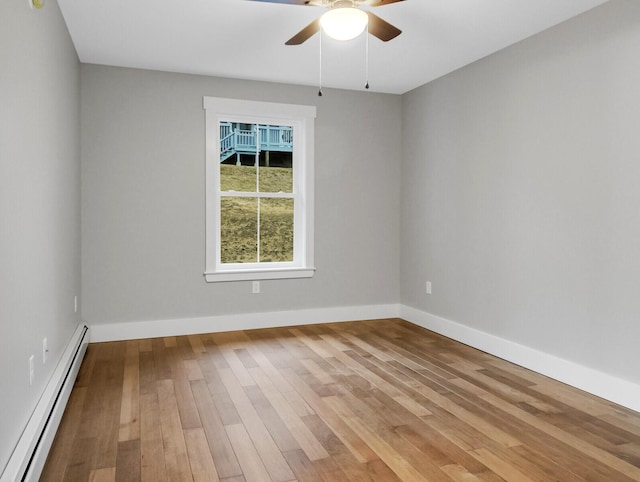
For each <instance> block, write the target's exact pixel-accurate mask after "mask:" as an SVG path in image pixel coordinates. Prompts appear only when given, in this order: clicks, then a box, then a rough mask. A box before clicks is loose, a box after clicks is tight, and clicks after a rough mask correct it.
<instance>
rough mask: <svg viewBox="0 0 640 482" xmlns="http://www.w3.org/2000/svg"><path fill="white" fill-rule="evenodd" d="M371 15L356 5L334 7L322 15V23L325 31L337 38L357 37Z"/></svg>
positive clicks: (348, 38)
mask: <svg viewBox="0 0 640 482" xmlns="http://www.w3.org/2000/svg"><path fill="white" fill-rule="evenodd" d="M368 22H369V16H368V15H367V14H366V12H363V11H362V10H360V9H358V8H354V7H339V8H333V9H331V10H329V11H328V12H327V13H325V14H324V15H323V16H322V17H320V25H321V26H322V30H324V31H325V33H326V34H327V35H328V36H329V37H331V38H333V39H336V40H351V39H354V38H356V37H357V36H358V35H360V34H361V33H362V32H364V29H365V28H366V26H367V23H368Z"/></svg>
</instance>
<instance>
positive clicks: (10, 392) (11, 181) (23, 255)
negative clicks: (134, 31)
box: [0, 0, 80, 473]
mask: <svg viewBox="0 0 640 482" xmlns="http://www.w3.org/2000/svg"><path fill="white" fill-rule="evenodd" d="M79 89H80V87H79V63H78V59H77V56H76V53H75V50H74V48H73V45H72V44H71V41H70V39H69V35H68V33H67V30H66V27H65V25H64V22H63V20H62V16H61V15H60V11H59V10H58V5H57V2H55V1H48V2H47V5H46V7H45V8H44V9H42V10H40V11H32V10H30V9H29V6H28V5H27V2H26V1H24V0H3V1H1V2H0V183H1V187H0V394H1V396H0V473H1V472H2V471H3V470H4V467H5V466H6V463H7V461H8V459H9V456H10V455H11V452H12V451H13V449H14V447H15V445H16V443H17V442H18V439H19V437H20V434H21V433H22V430H23V429H24V427H25V425H26V423H27V421H28V419H29V416H30V414H31V412H32V411H33V409H34V407H35V405H36V403H37V401H38V398H39V397H40V395H41V393H42V391H43V389H44V387H45V385H46V383H47V381H48V379H49V378H50V376H51V373H52V372H53V369H54V367H55V365H56V363H57V362H58V360H59V359H60V356H61V354H62V350H63V349H64V348H65V346H66V344H67V343H68V341H69V340H70V338H71V335H72V333H73V331H74V329H75V328H76V326H77V325H78V322H79V316H78V315H77V314H75V313H74V310H73V297H74V296H75V295H77V294H80V226H79V222H80V160H79V159H80V157H79V152H80V140H79V136H80V127H79V117H80V112H79V93H80V90H79ZM44 337H47V338H48V341H49V350H50V353H49V355H50V356H49V360H48V362H47V363H46V365H43V363H42V339H43V338H44ZM31 354H33V355H35V382H34V384H33V385H32V386H29V371H28V358H29V356H30V355H31Z"/></svg>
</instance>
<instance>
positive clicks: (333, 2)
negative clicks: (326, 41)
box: [252, 0, 404, 45]
mask: <svg viewBox="0 0 640 482" xmlns="http://www.w3.org/2000/svg"><path fill="white" fill-rule="evenodd" d="M252 1H254V2H267V3H283V4H287V5H302V6H314V7H325V8H327V9H328V10H327V12H326V13H325V14H324V15H322V16H321V17H319V18H317V19H315V20H314V21H313V22H311V23H310V24H309V25H307V26H306V27H305V28H303V29H302V30H300V31H299V32H298V33H297V34H295V35H294V36H293V37H291V38H290V39H289V40H287V41H286V42H285V45H300V44H302V43H303V42H305V41H307V40H308V39H309V38H311V37H312V36H313V35H315V34H316V33H318V32H319V31H320V29H323V30H324V31H325V32H326V33H327V34H328V35H329V36H330V37H333V38H335V39H337V40H351V39H353V38H355V37H357V36H358V35H360V34H361V33H362V32H363V31H364V29H365V28H367V29H368V31H369V33H370V34H371V35H373V36H374V37H377V38H379V39H380V40H382V41H383V42H388V41H389V40H391V39H394V38H396V37H397V36H398V35H400V34H401V33H402V31H401V30H400V29H398V28H397V27H394V26H393V25H391V24H390V23H389V22H387V21H385V20H383V19H381V18H380V17H378V16H377V15H374V14H373V13H371V12H369V11H364V10H361V9H360V8H358V7H360V6H361V5H367V6H369V7H381V6H383V5H389V4H391V3H396V2H403V1H404V0H252Z"/></svg>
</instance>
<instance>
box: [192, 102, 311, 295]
mask: <svg viewBox="0 0 640 482" xmlns="http://www.w3.org/2000/svg"><path fill="white" fill-rule="evenodd" d="M203 107H204V110H205V135H206V142H205V144H206V169H205V178H206V209H205V216H206V220H205V231H206V249H205V252H206V261H205V272H204V276H205V279H206V281H207V282H219V281H243V280H264V279H287V278H310V277H312V276H313V274H314V272H315V267H314V262H313V221H314V220H313V212H314V204H313V203H314V199H313V198H314V196H313V194H314V193H313V186H314V181H313V167H314V150H315V149H314V130H315V117H316V108H315V106H307V105H294V104H279V103H271V102H258V101H250V100H238V99H226V98H220V97H204V99H203ZM224 121H229V122H242V123H247V124H266V125H286V126H293V130H294V145H293V199H294V221H293V222H294V235H293V239H294V247H293V261H292V262H277V263H276V262H271V263H266V262H265V263H260V262H258V263H222V262H221V259H220V198H221V197H222V194H221V191H220V122H224ZM225 195H226V194H225ZM264 197H269V196H268V195H267V196H264Z"/></svg>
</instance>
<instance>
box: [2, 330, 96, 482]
mask: <svg viewBox="0 0 640 482" xmlns="http://www.w3.org/2000/svg"><path fill="white" fill-rule="evenodd" d="M88 343H89V336H88V329H87V327H86V326H85V325H84V324H82V325H79V326H78V328H77V329H76V331H75V332H74V334H73V337H72V338H71V340H70V341H69V343H68V344H67V347H66V349H65V351H64V353H63V354H62V357H61V359H60V361H59V362H58V365H57V366H56V368H55V370H54V372H53V374H52V375H51V379H50V380H49V383H48V384H47V386H46V387H45V389H44V392H43V393H42V397H41V398H40V401H39V402H38V404H37V405H36V408H35V410H34V411H33V414H32V415H31V418H30V419H29V422H28V423H27V426H26V427H25V429H24V432H23V433H22V436H21V437H20V440H19V441H18V444H17V445H16V448H15V449H14V451H13V453H12V454H11V458H10V459H9V463H8V464H7V466H6V467H5V469H4V472H3V473H2V476H1V477H0V482H16V481H27V482H31V481H34V482H35V481H37V480H38V479H39V478H40V474H41V472H42V468H43V467H44V463H45V462H46V460H47V455H48V454H49V449H50V448H51V444H52V443H53V439H54V437H55V434H56V431H57V430H58V425H60V420H61V419H62V414H63V413H64V409H65V407H66V405H67V401H68V399H69V395H70V394H71V389H72V388H73V384H74V382H75V379H76V376H77V374H78V371H79V370H80V365H81V364H82V359H83V358H84V353H85V351H86V349H87V344H88Z"/></svg>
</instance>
